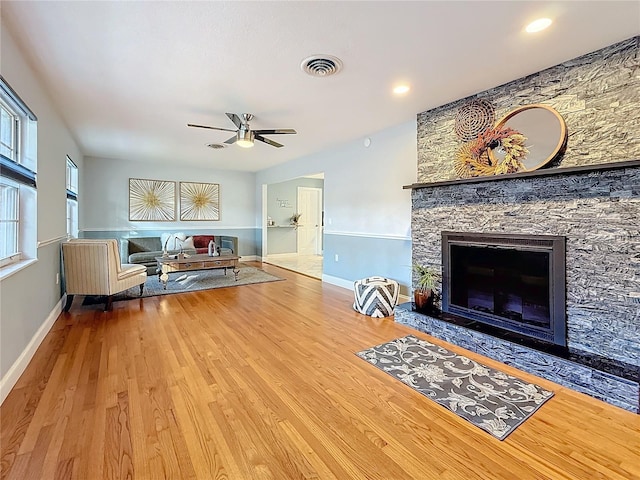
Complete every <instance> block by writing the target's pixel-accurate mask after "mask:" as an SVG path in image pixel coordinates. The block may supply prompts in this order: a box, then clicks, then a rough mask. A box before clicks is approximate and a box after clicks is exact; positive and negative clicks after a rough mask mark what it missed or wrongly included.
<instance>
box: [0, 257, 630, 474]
mask: <svg viewBox="0 0 640 480" xmlns="http://www.w3.org/2000/svg"><path fill="white" fill-rule="evenodd" d="M264 269H265V270H267V271H269V272H271V273H274V274H276V275H279V276H281V277H283V278H286V281H282V282H273V283H264V284H259V285H247V286H240V287H233V288H225V289H217V290H209V291H201V292H193V293H188V294H176V295H166V296H161V297H150V298H145V299H140V300H132V301H128V302H116V303H114V309H113V311H112V312H103V311H102V310H101V308H102V306H101V305H94V306H80V305H79V302H76V304H75V305H74V306H73V307H72V308H71V311H70V312H69V313H65V314H62V315H61V316H60V318H58V320H57V321H56V323H55V325H54V327H53V329H52V330H51V332H50V333H49V334H48V336H47V337H46V339H45V340H44V342H43V343H42V345H41V346H40V348H39V349H38V351H37V353H36V355H35V357H34V358H33V360H32V362H31V364H30V365H29V367H28V368H27V370H26V372H25V373H24V375H23V376H22V377H21V378H20V380H19V382H18V384H17V385H16V386H15V388H14V390H13V391H12V392H11V394H10V395H9V397H8V398H7V400H6V401H5V402H4V404H3V405H2V407H1V408H0V422H1V430H0V449H1V451H0V453H1V463H0V468H1V473H0V478H2V479H21V480H24V479H29V480H30V479H82V480H87V479H88V480H92V479H103V478H104V479H150V480H157V479H164V478H166V479H229V480H249V479H256V480H258V479H260V480H263V479H264V480H266V479H272V480H288V479H321V480H348V479H362V480H365V479H367V480H373V479H380V480H401V479H420V480H425V479H426V480H428V479H456V480H458V479H465V480H466V479H509V480H511V479H554V480H558V479H581V480H583V479H613V480H623V479H625V480H626V479H635V478H640V416H639V415H634V414H632V413H629V412H625V411H623V410H621V409H618V408H616V407H613V406H610V405H608V404H605V403H603V402H600V401H597V400H595V399H592V398H590V397H587V396H585V395H582V394H579V393H576V392H573V391H571V390H568V389H566V388H563V387H560V386H558V385H556V384H554V383H551V382H548V381H545V380H543V379H539V378H537V377H533V376H531V375H528V374H525V373H523V372H520V371H518V370H515V369H513V368H510V367H508V366H506V365H503V364H500V363H498V362H495V361H492V360H490V359H487V358H484V357H480V356H478V355H475V354H473V353H470V352H466V351H464V350H462V349H460V348H458V347H455V346H452V345H449V344H446V343H444V342H442V341H440V340H437V339H433V338H431V337H429V336H428V335H425V334H422V333H419V332H416V331H415V330H413V329H410V328H408V327H405V326H402V325H396V324H395V323H394V322H393V319H392V318H386V319H373V318H370V317H366V316H363V315H360V314H358V313H356V312H354V311H353V310H352V308H351V303H352V294H351V293H350V292H349V291H347V290H344V289H341V288H338V287H335V286H332V285H328V284H322V283H321V282H320V281H318V280H316V279H312V278H309V277H306V276H302V275H298V274H295V273H293V272H289V271H286V270H283V269H280V268H277V267H274V266H270V265H264ZM410 333H412V334H415V335H417V336H418V337H421V338H425V339H428V340H430V341H433V342H435V343H440V344H442V345H444V346H446V347H447V348H449V349H451V350H454V351H457V352H459V353H464V354H466V355H467V356H469V357H471V358H474V359H478V360H480V361H482V362H483V363H485V364H487V365H489V366H492V367H495V368H498V369H501V370H503V371H505V372H507V373H510V374H513V375H517V376H520V377H521V378H523V379H525V380H528V381H533V382H537V383H538V384H540V385H542V386H543V387H545V388H547V389H551V390H553V391H554V392H555V393H556V395H555V396H554V398H552V399H551V400H550V401H548V402H547V403H546V404H545V405H544V406H543V407H542V408H541V409H540V410H539V411H538V412H536V413H535V414H534V415H533V417H532V418H530V419H529V420H527V421H526V422H525V423H524V424H523V425H521V426H520V427H519V428H518V429H517V430H516V431H515V432H514V433H512V434H511V435H510V436H509V437H508V438H507V439H506V440H504V441H502V442H500V441H498V440H496V439H494V438H493V437H491V436H490V435H489V434H487V433H485V432H483V431H482V430H480V429H478V428H476V427H473V426H472V425H470V424H469V423H467V422H466V421H464V420H462V419H460V418H459V417H458V416H456V415H455V414H453V413H451V412H449V411H448V410H446V409H444V408H443V407H441V406H439V405H437V404H436V403H434V402H432V401H430V400H429V399H427V398H425V397H423V396H422V395H420V394H418V393H416V392H414V391H413V390H412V389H411V388H409V387H407V386H406V385H403V384H401V383H400V382H398V381H397V380H394V379H393V378H391V377H390V376H389V375H387V374H385V373H383V372H381V371H380V370H378V369H377V368H375V367H374V366H372V365H369V364H368V363H367V362H365V361H363V360H361V359H360V358H358V357H356V356H355V355H354V352H357V351H360V350H363V349H365V348H368V347H371V346H373V345H376V344H379V343H382V342H386V341H389V340H392V339H394V338H397V337H399V336H404V335H407V334H410Z"/></svg>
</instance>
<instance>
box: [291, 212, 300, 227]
mask: <svg viewBox="0 0 640 480" xmlns="http://www.w3.org/2000/svg"><path fill="white" fill-rule="evenodd" d="M301 216H302V214H301V213H294V214H293V215H291V225H293V228H298V222H299V221H300V217H301Z"/></svg>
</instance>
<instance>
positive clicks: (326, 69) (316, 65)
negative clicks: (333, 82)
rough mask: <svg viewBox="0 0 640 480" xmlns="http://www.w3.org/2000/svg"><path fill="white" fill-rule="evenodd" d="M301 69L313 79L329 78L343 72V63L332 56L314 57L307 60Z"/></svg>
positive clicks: (303, 62)
mask: <svg viewBox="0 0 640 480" xmlns="http://www.w3.org/2000/svg"><path fill="white" fill-rule="evenodd" d="M300 68H302V71H304V72H305V73H307V74H309V75H311V76H312V77H328V76H330V75H335V74H336V73H338V72H339V71H340V70H342V61H341V60H340V59H339V58H337V57H334V56H331V55H313V56H311V57H307V58H305V59H304V60H303V61H302V63H301V64H300Z"/></svg>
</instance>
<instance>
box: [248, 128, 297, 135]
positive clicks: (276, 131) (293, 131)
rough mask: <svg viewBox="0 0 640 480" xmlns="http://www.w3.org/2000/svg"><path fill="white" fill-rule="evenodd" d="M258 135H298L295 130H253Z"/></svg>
mask: <svg viewBox="0 0 640 480" xmlns="http://www.w3.org/2000/svg"><path fill="white" fill-rule="evenodd" d="M253 132H255V134H256V135H263V134H264V135H279V134H284V133H298V132H296V131H295V130H294V129H293V128H276V129H272V130H253Z"/></svg>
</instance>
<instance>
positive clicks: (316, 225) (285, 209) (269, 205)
mask: <svg viewBox="0 0 640 480" xmlns="http://www.w3.org/2000/svg"><path fill="white" fill-rule="evenodd" d="M323 190H324V174H323V173H319V174H315V175H307V176H304V177H299V178H295V179H292V180H288V181H285V182H280V183H274V184H269V185H264V186H263V216H264V218H265V220H264V224H263V232H264V234H263V250H262V251H263V252H264V254H263V257H262V261H263V262H265V263H270V264H272V265H277V266H279V267H282V268H286V269H288V270H292V271H295V272H298V273H302V274H304V275H308V276H310V277H314V278H318V279H321V278H322V262H323V258H322V248H323V246H322V235H323V230H324V227H323V222H322V220H323V210H324V207H323ZM295 213H298V214H300V219H299V221H298V224H297V225H294V224H293V222H292V221H291V217H292V216H293V215H294V214H295Z"/></svg>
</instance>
